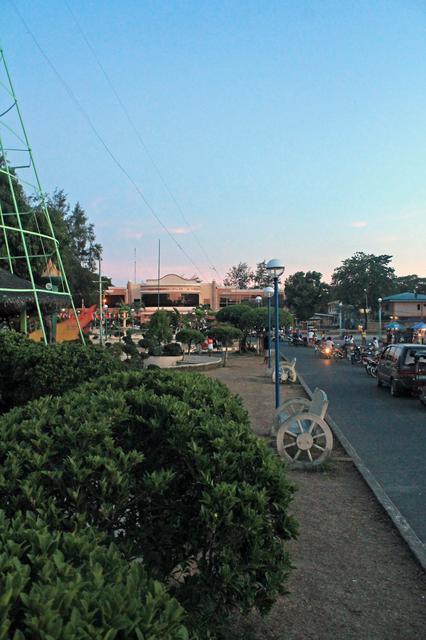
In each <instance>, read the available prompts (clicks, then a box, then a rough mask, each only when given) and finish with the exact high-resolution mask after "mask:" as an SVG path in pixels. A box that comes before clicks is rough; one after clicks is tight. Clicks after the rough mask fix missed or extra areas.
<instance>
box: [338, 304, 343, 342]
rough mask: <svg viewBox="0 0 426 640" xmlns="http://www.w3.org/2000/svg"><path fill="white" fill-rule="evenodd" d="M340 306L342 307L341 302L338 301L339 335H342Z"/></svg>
mask: <svg viewBox="0 0 426 640" xmlns="http://www.w3.org/2000/svg"><path fill="white" fill-rule="evenodd" d="M342 307H343V302H339V331H340V337H342Z"/></svg>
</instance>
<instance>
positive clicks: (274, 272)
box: [266, 258, 285, 409]
mask: <svg viewBox="0 0 426 640" xmlns="http://www.w3.org/2000/svg"><path fill="white" fill-rule="evenodd" d="M266 269H267V271H268V273H270V275H271V276H272V277H273V279H274V307H275V408H276V409H278V407H279V406H280V353H279V349H280V323H279V313H278V278H279V277H280V276H282V274H283V273H284V269H285V267H284V265H283V264H282V263H281V260H278V259H277V258H273V259H272V260H269V261H268V262H267V263H266Z"/></svg>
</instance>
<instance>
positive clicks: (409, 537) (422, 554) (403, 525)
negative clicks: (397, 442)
mask: <svg viewBox="0 0 426 640" xmlns="http://www.w3.org/2000/svg"><path fill="white" fill-rule="evenodd" d="M297 377H298V378H299V381H300V384H301V385H302V387H303V388H304V390H305V392H306V393H307V394H308V396H309V398H311V399H312V391H311V389H310V387H309V386H308V385H307V384H306V382H305V380H304V379H303V378H302V376H301V375H300V374H299V373H298V374H297ZM326 422H327V423H328V424H329V425H330V427H331V429H332V430H333V433H334V434H335V435H336V437H337V439H338V440H339V442H340V444H341V445H342V447H343V448H344V449H345V451H346V453H347V454H348V455H349V456H350V457H351V458H352V461H353V463H354V465H355V467H356V468H357V469H358V471H359V473H360V474H361V476H362V477H363V479H364V481H365V482H366V483H367V485H368V486H369V487H370V489H371V491H372V492H373V493H374V495H375V497H376V499H377V500H378V502H379V503H380V504H381V505H382V507H383V509H384V510H385V511H386V513H387V514H388V516H389V517H390V519H391V520H392V522H393V524H394V525H395V527H396V528H397V529H398V531H399V534H400V535H401V537H402V538H403V539H404V540H405V542H406V543H407V545H408V546H409V548H410V551H411V552H412V554H413V555H414V557H415V559H416V560H417V562H418V563H419V564H420V566H421V567H422V569H423V571H426V545H424V544H423V542H422V541H421V540H420V538H419V537H418V536H417V534H416V533H415V532H414V530H413V529H412V527H411V525H410V524H409V523H408V522H407V520H406V519H405V518H404V516H403V515H402V514H401V512H400V511H399V509H398V508H397V507H396V505H395V504H394V503H393V502H392V500H391V499H390V498H389V496H388V494H387V493H386V492H385V490H384V489H383V487H382V485H381V484H380V483H379V482H378V481H377V480H376V478H375V477H374V476H373V474H372V473H371V471H370V469H369V468H368V467H367V466H366V465H365V464H364V463H363V461H362V460H361V458H360V456H359V455H358V453H357V452H356V450H355V449H354V448H353V446H352V445H351V443H350V442H349V440H348V439H347V438H346V436H345V435H344V434H343V433H342V431H341V429H340V427H339V426H338V425H337V424H336V423H335V422H334V420H333V419H332V418H331V417H330V415H329V414H328V413H327V418H326Z"/></svg>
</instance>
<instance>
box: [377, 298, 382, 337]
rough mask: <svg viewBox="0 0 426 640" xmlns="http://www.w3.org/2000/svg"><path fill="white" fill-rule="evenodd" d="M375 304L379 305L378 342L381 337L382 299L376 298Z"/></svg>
mask: <svg viewBox="0 0 426 640" xmlns="http://www.w3.org/2000/svg"><path fill="white" fill-rule="evenodd" d="M377 302H378V303H379V340H380V339H381V337H382V302H383V298H377Z"/></svg>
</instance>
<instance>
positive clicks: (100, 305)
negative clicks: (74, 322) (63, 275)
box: [99, 253, 104, 347]
mask: <svg viewBox="0 0 426 640" xmlns="http://www.w3.org/2000/svg"><path fill="white" fill-rule="evenodd" d="M102 325H103V299H102V258H101V254H100V253H99V344H100V345H101V347H102V346H103V344H104V333H103V326H102Z"/></svg>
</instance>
